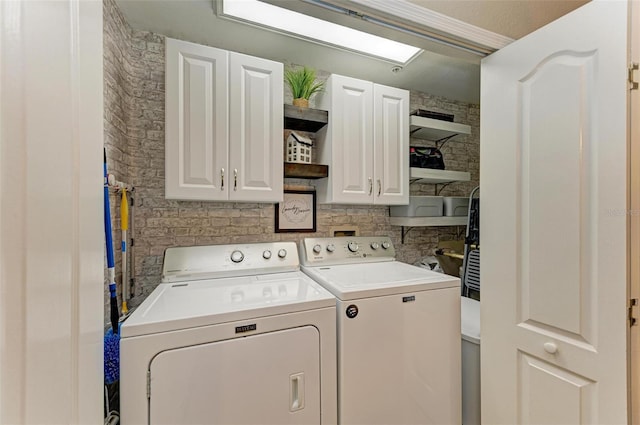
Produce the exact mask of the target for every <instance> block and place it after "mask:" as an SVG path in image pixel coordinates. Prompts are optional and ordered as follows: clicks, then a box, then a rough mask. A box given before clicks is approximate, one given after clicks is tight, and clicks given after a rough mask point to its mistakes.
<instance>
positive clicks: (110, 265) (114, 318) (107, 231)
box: [104, 149, 120, 334]
mask: <svg viewBox="0 0 640 425" xmlns="http://www.w3.org/2000/svg"><path fill="white" fill-rule="evenodd" d="M104 235H105V240H106V244H107V274H108V276H109V294H110V296H111V309H110V310H111V311H110V313H111V328H112V329H113V333H114V334H117V333H118V319H119V318H120V315H119V313H118V297H117V293H116V271H115V261H114V259H113V258H114V257H113V236H112V234H111V207H110V205H109V181H108V174H107V150H106V149H105V150H104Z"/></svg>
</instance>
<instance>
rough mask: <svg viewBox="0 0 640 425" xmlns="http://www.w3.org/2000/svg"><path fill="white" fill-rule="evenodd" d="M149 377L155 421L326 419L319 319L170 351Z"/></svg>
mask: <svg viewBox="0 0 640 425" xmlns="http://www.w3.org/2000/svg"><path fill="white" fill-rule="evenodd" d="M150 376H151V397H150V399H149V400H150V401H149V412H150V423H151V424H212V425H216V424H219V425H231V424H320V335H319V333H318V330H317V329H316V328H315V327H313V326H305V327H300V328H294V329H288V330H283V331H277V332H272V333H266V334H259V335H253V336H248V337H245V338H237V339H231V340H226V341H220V342H213V343H210V344H203V345H196V346H191V347H184V348H178V349H173V350H168V351H165V352H162V353H160V354H158V355H157V356H156V357H155V358H154V359H153V361H152V362H151V366H150Z"/></svg>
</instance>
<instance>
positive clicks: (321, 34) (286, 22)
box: [221, 0, 422, 65]
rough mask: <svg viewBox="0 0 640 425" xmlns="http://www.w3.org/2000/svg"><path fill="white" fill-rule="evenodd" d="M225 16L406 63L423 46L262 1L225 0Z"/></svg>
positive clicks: (223, 3) (298, 36)
mask: <svg viewBox="0 0 640 425" xmlns="http://www.w3.org/2000/svg"><path fill="white" fill-rule="evenodd" d="M221 15H223V16H226V17H229V18H232V19H237V20H241V21H245V22H249V23H251V24H254V25H258V26H260V27H265V28H267V29H271V30H274V31H277V32H281V33H285V34H288V35H292V36H294V37H297V38H302V39H305V40H309V41H313V42H316V43H320V44H325V45H329V46H331V47H337V48H340V49H346V50H349V51H353V52H357V53H361V54H365V55H367V56H373V57H376V58H379V59H384V60H387V61H391V62H394V63H398V64H402V65H405V64H407V63H408V62H409V61H410V60H411V59H413V58H414V57H416V56H417V55H418V54H420V52H422V49H420V48H418V47H413V46H409V45H408V44H404V43H399V42H397V41H393V40H389V39H386V38H383V37H378V36H376V35H373V34H369V33H366V32H363V31H358V30H355V29H353V28H348V27H345V26H343V25H338V24H334V23H333V22H327V21H323V20H322V19H318V18H314V17H312V16H308V15H304V14H302V13H298V12H294V11H292V10H289V9H284V8H282V7H278V6H274V5H272V4H269V3H264V2H261V1H258V0H222V13H221Z"/></svg>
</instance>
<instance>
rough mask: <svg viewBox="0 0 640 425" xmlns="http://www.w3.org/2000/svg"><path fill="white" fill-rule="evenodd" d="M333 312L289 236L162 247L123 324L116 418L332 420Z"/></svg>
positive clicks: (165, 420)
mask: <svg viewBox="0 0 640 425" xmlns="http://www.w3.org/2000/svg"><path fill="white" fill-rule="evenodd" d="M335 317H336V308H335V298H334V297H333V296H332V295H331V294H330V293H328V292H327V291H326V290H324V289H323V288H322V287H321V286H320V285H318V284H317V283H315V282H314V281H313V280H312V279H310V278H308V277H307V276H306V275H304V274H303V273H302V272H301V271H300V269H299V260H298V252H297V247H296V245H295V243H293V242H278V243H264V244H250V245H217V246H200V247H187V248H169V249H167V251H166V252H165V257H164V265H163V283H161V284H160V285H159V286H158V287H157V288H156V289H155V290H154V291H153V292H152V293H151V295H149V297H148V298H147V299H146V300H145V301H144V302H143V303H142V304H141V305H140V307H138V308H137V309H136V310H135V311H134V312H133V314H132V315H131V316H130V317H129V318H128V319H127V320H126V321H125V322H124V323H123V324H122V331H121V340H120V366H121V369H120V395H121V398H120V400H121V402H120V406H121V418H122V423H126V424H143V423H144V424H205V423H206V424H258V423H260V424H333V423H335V422H336V420H337V412H336V404H337V396H336V385H337V384H336V356H335V351H336V320H335Z"/></svg>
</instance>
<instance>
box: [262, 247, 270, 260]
mask: <svg viewBox="0 0 640 425" xmlns="http://www.w3.org/2000/svg"><path fill="white" fill-rule="evenodd" d="M262 258H264V259H265V260H268V259H269V258H271V251H269V250H268V249H267V250H265V251H264V252H263V253H262Z"/></svg>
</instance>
